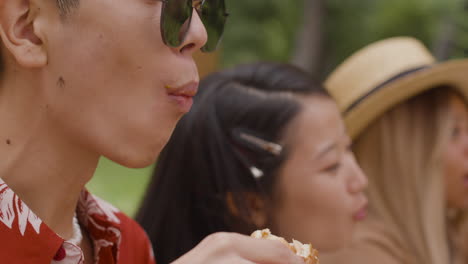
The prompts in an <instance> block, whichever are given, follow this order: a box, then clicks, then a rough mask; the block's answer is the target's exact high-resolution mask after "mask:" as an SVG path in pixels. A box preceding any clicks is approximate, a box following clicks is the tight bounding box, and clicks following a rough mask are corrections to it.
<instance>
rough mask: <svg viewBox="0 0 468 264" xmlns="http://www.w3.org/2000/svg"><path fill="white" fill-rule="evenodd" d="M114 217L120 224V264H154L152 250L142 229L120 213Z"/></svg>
mask: <svg viewBox="0 0 468 264" xmlns="http://www.w3.org/2000/svg"><path fill="white" fill-rule="evenodd" d="M116 215H117V217H118V218H119V219H120V223H121V225H120V228H121V233H122V241H121V244H120V257H119V259H120V261H122V262H121V263H144V264H147V263H148V264H149V263H154V255H153V248H152V246H151V242H150V240H149V239H148V236H147V235H146V232H145V231H144V230H143V228H142V227H141V226H140V225H139V224H138V223H137V222H136V221H135V220H133V219H131V218H130V217H128V216H127V215H125V214H124V213H122V212H119V213H117V214H116Z"/></svg>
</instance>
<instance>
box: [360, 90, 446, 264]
mask: <svg viewBox="0 0 468 264" xmlns="http://www.w3.org/2000/svg"><path fill="white" fill-rule="evenodd" d="M448 91H451V89H450V88H448V87H440V88H437V89H432V90H430V91H428V92H426V93H424V94H421V95H418V96H416V97H414V98H412V99H409V100H408V101H406V102H403V103H401V104H400V105H398V106H396V107H394V108H393V109H391V110H390V111H388V112H386V113H385V114H383V115H382V116H381V117H380V118H379V119H378V120H377V121H375V122H374V123H373V124H371V126H370V127H368V128H367V129H366V130H365V131H364V132H363V133H362V134H361V135H360V136H359V138H358V139H357V140H356V141H355V144H354V146H353V150H354V152H355V154H356V157H357V160H358V162H359V163H360V165H361V166H362V168H363V170H364V172H365V173H366V174H367V176H368V177H369V188H368V196H369V201H370V208H369V209H370V210H369V216H370V218H373V219H377V220H378V221H380V222H382V223H383V224H384V225H385V226H386V227H388V228H389V230H392V232H389V234H390V235H391V236H392V237H391V238H390V240H391V241H394V242H395V243H396V244H398V245H399V248H401V249H404V250H405V251H406V250H407V251H408V254H410V255H411V256H412V258H414V260H417V262H415V263H425V264H443V263H450V261H451V259H452V258H453V257H452V256H451V254H450V248H449V241H448V238H447V237H448V230H447V220H446V218H447V217H446V210H447V209H446V202H445V201H446V199H445V190H444V186H445V184H444V177H443V174H442V165H443V164H442V151H443V148H444V146H445V145H446V144H447V142H448V140H450V133H451V126H452V125H451V123H450V122H451V121H450V120H451V119H450V118H448V111H449V101H450V98H451V96H453V94H454V93H453V92H448Z"/></svg>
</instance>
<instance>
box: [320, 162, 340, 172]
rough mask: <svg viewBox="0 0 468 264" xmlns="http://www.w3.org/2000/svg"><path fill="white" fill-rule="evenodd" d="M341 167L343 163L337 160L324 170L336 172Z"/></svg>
mask: <svg viewBox="0 0 468 264" xmlns="http://www.w3.org/2000/svg"><path fill="white" fill-rule="evenodd" d="M340 167H341V163H340V162H337V163H334V164H333V165H331V166H328V167H326V168H325V169H324V171H326V172H336V171H337V170H338V169H339V168H340Z"/></svg>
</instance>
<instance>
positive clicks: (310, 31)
mask: <svg viewBox="0 0 468 264" xmlns="http://www.w3.org/2000/svg"><path fill="white" fill-rule="evenodd" d="M324 19H325V0H305V3H304V15H303V23H302V26H301V28H300V30H299V33H298V36H297V40H296V48H295V50H294V52H293V55H292V59H291V63H292V64H294V65H296V66H299V67H300V68H302V69H304V70H305V71H307V72H309V73H312V74H314V75H317V76H318V75H320V73H321V68H322V65H323V63H322V58H323V56H322V48H323V38H324V37H323V21H324Z"/></svg>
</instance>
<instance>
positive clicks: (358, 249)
mask: <svg viewBox="0 0 468 264" xmlns="http://www.w3.org/2000/svg"><path fill="white" fill-rule="evenodd" d="M320 261H321V262H323V263H328V264H342V263H346V264H375V263H379V264H401V263H402V262H401V260H400V259H398V257H397V256H394V255H393V254H392V253H391V252H389V251H386V250H385V249H384V248H382V247H379V246H378V245H376V244H372V243H355V244H353V245H352V246H349V247H346V248H344V249H342V250H338V251H336V252H333V253H328V254H325V253H323V254H320Z"/></svg>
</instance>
